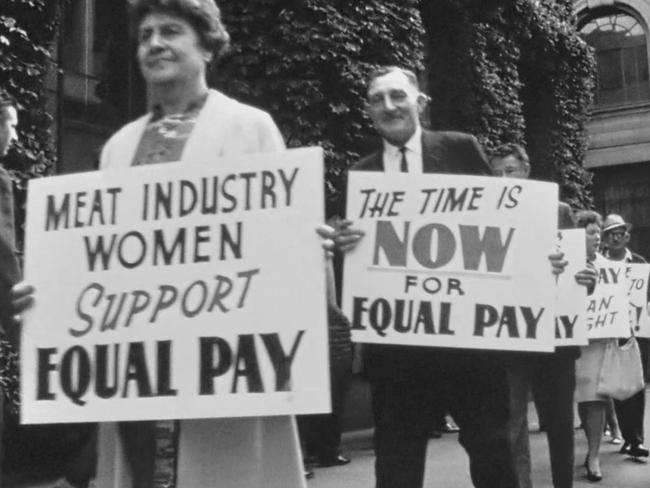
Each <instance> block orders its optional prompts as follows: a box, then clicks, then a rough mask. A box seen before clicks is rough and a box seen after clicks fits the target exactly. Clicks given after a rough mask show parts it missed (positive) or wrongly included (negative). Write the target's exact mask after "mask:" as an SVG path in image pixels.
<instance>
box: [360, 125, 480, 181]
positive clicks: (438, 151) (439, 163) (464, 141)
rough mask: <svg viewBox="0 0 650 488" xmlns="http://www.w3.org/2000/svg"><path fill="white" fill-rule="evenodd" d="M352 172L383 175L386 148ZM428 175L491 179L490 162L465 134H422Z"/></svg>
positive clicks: (370, 155)
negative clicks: (378, 172)
mask: <svg viewBox="0 0 650 488" xmlns="http://www.w3.org/2000/svg"><path fill="white" fill-rule="evenodd" d="M350 169H351V170H352V171H383V170H384V162H383V148H381V149H380V150H378V151H375V152H374V153H372V154H369V155H368V156H366V157H364V158H362V159H360V160H359V161H358V162H357V163H356V164H354V165H353V166H352V168H350ZM422 169H423V171H424V172H425V173H449V174H468V175H490V174H492V171H491V170H490V166H489V165H488V161H487V158H486V157H485V154H484V153H483V150H482V149H481V146H480V145H479V143H478V141H477V140H476V138H475V137H474V136H471V135H469V134H464V133H462V132H438V131H436V132H432V131H422Z"/></svg>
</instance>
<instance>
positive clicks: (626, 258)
mask: <svg viewBox="0 0 650 488" xmlns="http://www.w3.org/2000/svg"><path fill="white" fill-rule="evenodd" d="M604 255H605V257H606V258H607V259H611V258H610V257H609V249H605V253H604ZM622 261H625V262H627V263H629V262H630V261H632V251H630V248H629V247H626V248H625V256H623V259H622Z"/></svg>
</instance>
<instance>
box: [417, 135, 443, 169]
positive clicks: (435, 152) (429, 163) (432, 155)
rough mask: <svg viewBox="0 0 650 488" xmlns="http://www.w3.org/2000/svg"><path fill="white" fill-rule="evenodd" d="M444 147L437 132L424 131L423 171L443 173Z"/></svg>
mask: <svg viewBox="0 0 650 488" xmlns="http://www.w3.org/2000/svg"><path fill="white" fill-rule="evenodd" d="M442 156H443V155H442V147H441V145H440V141H439V138H438V137H436V134H435V133H433V132H430V131H426V130H423V131H422V171H423V172H424V173H441V172H444V171H443V167H442Z"/></svg>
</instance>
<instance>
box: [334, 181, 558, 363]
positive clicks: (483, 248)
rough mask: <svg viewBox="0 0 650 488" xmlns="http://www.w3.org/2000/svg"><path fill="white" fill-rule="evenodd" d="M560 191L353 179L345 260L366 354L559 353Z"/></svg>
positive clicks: (349, 297)
mask: <svg viewBox="0 0 650 488" xmlns="http://www.w3.org/2000/svg"><path fill="white" fill-rule="evenodd" d="M557 202H558V198H557V185H555V184H551V183H542V182H537V181H524V180H513V179H504V178H490V177H481V176H467V175H443V174H424V175H411V174H406V173H396V174H390V176H388V175H386V174H385V173H377V172H361V171H352V172H350V174H349V177H348V207H347V217H348V218H349V219H351V220H352V221H353V222H354V226H355V227H357V228H359V229H361V230H363V231H364V232H365V236H364V237H363V239H361V241H360V243H359V245H358V246H357V247H356V248H355V249H354V250H353V251H352V252H350V253H349V254H348V255H347V256H346V259H345V272H344V285H343V293H344V311H345V313H346V315H348V317H349V318H350V320H351V323H352V338H353V340H354V341H356V342H370V343H378V344H409V345H420V346H425V345H426V346H441V347H464V348H479V349H509V350H529V351H550V350H553V347H554V337H553V336H554V328H555V277H554V276H553V274H552V273H551V266H550V264H549V260H548V255H549V254H550V253H551V252H553V251H554V249H555V245H556V238H557V212H558V210H557V207H558V203H557Z"/></svg>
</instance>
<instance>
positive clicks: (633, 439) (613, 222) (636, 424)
mask: <svg viewBox="0 0 650 488" xmlns="http://www.w3.org/2000/svg"><path fill="white" fill-rule="evenodd" d="M631 231H632V225H630V224H629V223H627V222H625V220H624V219H623V217H621V216H620V215H618V214H610V215H608V216H607V217H606V218H605V222H603V243H604V244H605V251H604V253H603V255H604V256H605V257H606V258H608V259H611V260H612V261H624V262H626V263H645V262H646V259H645V258H644V257H643V256H641V255H640V254H637V253H635V252H632V250H630V248H629V247H628V244H629V242H630V237H631V234H630V233H631ZM636 340H637V342H638V343H639V349H640V350H641V363H642V365H643V372H644V376H646V373H647V365H648V354H649V351H650V339H648V338H646V337H637V339H636ZM614 406H615V408H616V416H617V417H618V423H619V425H620V426H621V433H622V434H623V440H624V441H625V442H624V444H623V446H622V447H621V450H620V452H621V454H627V455H629V456H632V457H648V455H649V454H650V452H649V451H648V448H647V447H645V446H644V445H643V416H644V412H645V388H644V389H642V390H641V391H640V392H638V393H637V394H636V395H634V396H632V397H631V398H628V399H627V400H623V401H620V400H614Z"/></svg>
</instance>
